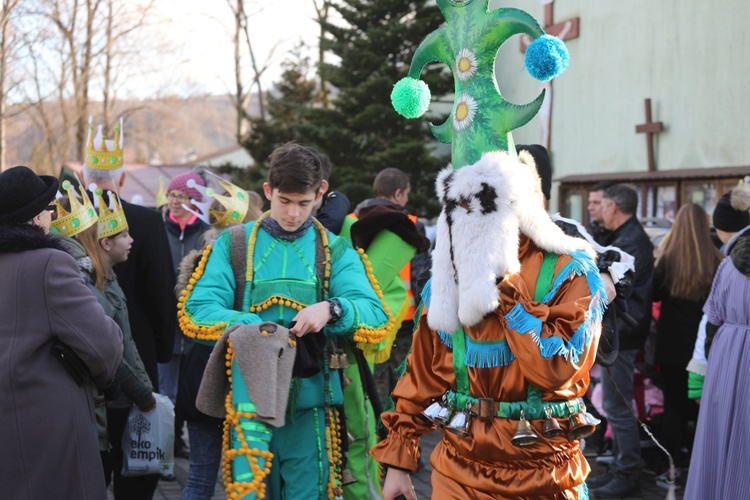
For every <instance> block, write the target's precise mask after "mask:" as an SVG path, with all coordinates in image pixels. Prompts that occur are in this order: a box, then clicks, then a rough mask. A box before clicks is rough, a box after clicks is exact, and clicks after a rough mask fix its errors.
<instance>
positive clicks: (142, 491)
mask: <svg viewBox="0 0 750 500" xmlns="http://www.w3.org/2000/svg"><path fill="white" fill-rule="evenodd" d="M83 180H84V184H85V185H86V186H88V185H89V184H90V183H92V182H93V183H95V184H96V185H97V186H99V187H100V188H102V189H104V190H109V191H114V192H116V193H119V192H120V189H121V188H122V186H123V184H124V183H125V167H124V166H122V167H119V168H115V169H112V170H99V169H96V168H93V166H92V165H88V164H87V165H84V167H83ZM121 203H122V208H123V211H124V212H125V218H126V219H127V220H128V227H129V230H130V236H131V237H132V238H133V245H132V247H131V248H130V256H129V257H128V260H127V261H125V262H123V263H122V264H118V265H116V266H115V273H116V274H117V281H118V282H119V283H120V287H121V288H122V290H123V292H125V298H126V299H127V302H128V318H129V320H130V328H131V330H132V332H133V340H135V345H136V348H137V349H138V354H139V355H140V356H141V359H142V360H143V365H144V366H145V368H146V372H147V373H148V376H149V378H150V379H151V384H152V385H153V387H154V391H156V392H158V391H159V372H158V368H157V363H158V362H166V361H169V359H170V358H171V356H172V342H173V339H174V332H175V328H176V324H177V300H176V298H175V296H174V286H175V275H174V267H173V266H172V256H171V255H170V253H169V244H168V243H167V235H166V232H165V230H164V220H163V219H162V217H161V215H160V214H159V212H157V211H155V210H152V209H150V208H146V207H142V206H139V205H134V204H132V203H128V202H126V201H125V200H121ZM107 418H108V425H113V426H124V425H125V424H126V422H125V421H126V420H127V412H120V413H117V412H114V413H113V412H108V417H107ZM124 420H125V421H124ZM158 482H159V474H149V475H146V476H139V477H122V476H121V475H120V471H119V467H117V465H116V468H115V481H114V492H115V498H116V499H120V498H143V499H150V498H152V497H153V495H154V492H155V491H156V485H157V483H158Z"/></svg>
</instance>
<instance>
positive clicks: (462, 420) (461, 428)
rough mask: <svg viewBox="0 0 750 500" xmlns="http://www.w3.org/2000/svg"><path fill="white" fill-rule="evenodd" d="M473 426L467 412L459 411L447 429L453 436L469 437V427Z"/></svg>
mask: <svg viewBox="0 0 750 500" xmlns="http://www.w3.org/2000/svg"><path fill="white" fill-rule="evenodd" d="M470 424H471V417H469V414H468V413H467V412H466V411H459V412H456V414H455V415H454V416H453V418H452V419H451V422H450V423H449V424H448V425H447V426H446V427H445V428H446V429H447V430H449V431H451V432H452V433H453V434H455V435H457V436H461V437H466V436H468V435H469V425H470Z"/></svg>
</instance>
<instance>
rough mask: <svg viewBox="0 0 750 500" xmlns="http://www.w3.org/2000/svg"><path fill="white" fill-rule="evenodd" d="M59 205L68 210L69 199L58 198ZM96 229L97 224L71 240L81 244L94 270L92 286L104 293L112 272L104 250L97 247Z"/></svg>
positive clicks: (65, 197)
mask: <svg viewBox="0 0 750 500" xmlns="http://www.w3.org/2000/svg"><path fill="white" fill-rule="evenodd" d="M60 204H61V205H62V206H63V208H65V210H70V199H69V198H68V196H67V195H66V196H63V197H62V198H60ZM98 227H99V225H98V224H94V225H93V226H91V227H89V228H87V229H84V230H83V231H81V232H80V233H78V234H76V235H74V236H73V238H75V240H76V241H77V242H78V243H80V244H81V246H82V247H83V250H84V251H85V252H86V255H87V256H88V258H89V259H91V264H92V266H93V268H94V269H93V273H92V278H93V280H94V286H95V287H96V288H97V289H99V290H100V291H104V284H105V283H106V277H107V275H108V274H109V272H110V271H111V270H112V264H110V262H109V258H107V256H106V255H105V253H104V249H103V248H102V247H101V246H100V245H99V238H98V235H97V232H98Z"/></svg>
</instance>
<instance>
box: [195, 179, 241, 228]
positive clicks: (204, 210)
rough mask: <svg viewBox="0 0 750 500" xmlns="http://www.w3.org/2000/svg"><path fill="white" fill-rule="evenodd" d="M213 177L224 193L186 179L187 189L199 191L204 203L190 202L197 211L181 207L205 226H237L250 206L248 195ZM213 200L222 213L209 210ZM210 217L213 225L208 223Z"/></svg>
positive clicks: (234, 186)
mask: <svg viewBox="0 0 750 500" xmlns="http://www.w3.org/2000/svg"><path fill="white" fill-rule="evenodd" d="M209 173H210V172H209ZM212 175H213V174H212ZM215 177H217V178H218V179H219V184H220V185H221V187H223V188H224V189H225V190H226V193H224V194H218V193H217V192H216V191H215V190H214V189H213V188H205V187H203V186H201V185H199V184H198V183H197V182H195V181H194V180H193V179H188V181H187V187H189V188H194V189H197V190H198V191H200V192H201V194H203V199H204V200H205V201H203V202H200V201H198V200H195V199H192V200H190V203H192V204H193V205H194V206H195V207H196V208H198V211H196V210H193V209H191V208H190V207H189V206H187V205H185V204H183V205H182V206H183V208H185V209H186V210H187V211H189V212H192V213H193V214H195V215H196V216H197V217H198V218H200V219H201V220H202V221H204V222H205V223H206V224H211V225H212V226H213V227H216V228H225V227H229V226H233V225H234V224H239V223H240V222H242V221H243V220H244V219H245V215H247V210H248V208H249V206H250V195H249V194H248V192H247V191H245V190H244V189H242V188H241V187H239V186H237V185H235V184H232V183H231V182H229V181H226V180H224V179H221V178H220V177H218V176H215ZM214 200H217V201H218V202H219V203H220V204H221V205H222V206H223V207H224V210H223V211H222V210H214V209H213V208H211V205H213V202H214ZM210 215H213V216H214V222H213V223H211V221H210Z"/></svg>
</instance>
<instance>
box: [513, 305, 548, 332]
mask: <svg viewBox="0 0 750 500" xmlns="http://www.w3.org/2000/svg"><path fill="white" fill-rule="evenodd" d="M505 320H506V321H507V322H508V327H510V328H513V329H514V330H515V331H517V332H518V333H520V334H525V333H530V334H532V335H536V336H539V334H540V333H542V320H541V319H539V318H537V317H536V316H532V315H531V314H529V313H528V311H526V309H524V308H523V306H522V305H521V304H516V305H515V306H513V309H511V310H510V312H509V313H508V314H506V315H505Z"/></svg>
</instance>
